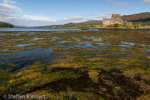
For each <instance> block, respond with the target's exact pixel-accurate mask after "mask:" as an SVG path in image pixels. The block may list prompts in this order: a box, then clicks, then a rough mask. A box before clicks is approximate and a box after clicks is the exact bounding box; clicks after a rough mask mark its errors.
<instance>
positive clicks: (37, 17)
mask: <svg viewBox="0 0 150 100" xmlns="http://www.w3.org/2000/svg"><path fill="white" fill-rule="evenodd" d="M23 18H25V19H28V20H39V21H54V20H52V18H49V17H44V16H41V15H40V16H34V15H23Z"/></svg>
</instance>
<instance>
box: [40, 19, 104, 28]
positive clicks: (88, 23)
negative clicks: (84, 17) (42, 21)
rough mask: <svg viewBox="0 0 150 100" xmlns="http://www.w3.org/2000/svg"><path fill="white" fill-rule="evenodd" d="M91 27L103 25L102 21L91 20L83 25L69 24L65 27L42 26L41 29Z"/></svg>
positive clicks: (82, 23)
mask: <svg viewBox="0 0 150 100" xmlns="http://www.w3.org/2000/svg"><path fill="white" fill-rule="evenodd" d="M91 25H102V21H101V20H89V21H86V22H81V23H72V22H71V23H67V24H64V25H51V26H40V28H79V27H89V26H91Z"/></svg>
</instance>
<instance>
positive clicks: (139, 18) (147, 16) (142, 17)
mask: <svg viewBox="0 0 150 100" xmlns="http://www.w3.org/2000/svg"><path fill="white" fill-rule="evenodd" d="M122 19H123V20H126V21H131V22H150V12H143V13H138V14H132V15H124V16H122Z"/></svg>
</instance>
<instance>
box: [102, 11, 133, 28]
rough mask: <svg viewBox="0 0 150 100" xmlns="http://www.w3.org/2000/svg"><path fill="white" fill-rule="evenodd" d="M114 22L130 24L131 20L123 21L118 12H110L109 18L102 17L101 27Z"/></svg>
mask: <svg viewBox="0 0 150 100" xmlns="http://www.w3.org/2000/svg"><path fill="white" fill-rule="evenodd" d="M114 24H120V25H126V26H132V22H127V21H123V20H122V18H121V16H120V14H112V17H111V19H110V18H104V19H103V27H107V26H109V25H114Z"/></svg>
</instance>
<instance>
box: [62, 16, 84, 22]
mask: <svg viewBox="0 0 150 100" xmlns="http://www.w3.org/2000/svg"><path fill="white" fill-rule="evenodd" d="M83 19H84V18H83V17H82V16H75V17H70V18H65V19H64V21H79V20H83Z"/></svg>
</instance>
